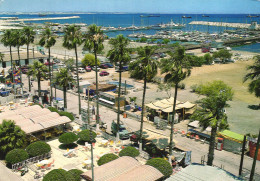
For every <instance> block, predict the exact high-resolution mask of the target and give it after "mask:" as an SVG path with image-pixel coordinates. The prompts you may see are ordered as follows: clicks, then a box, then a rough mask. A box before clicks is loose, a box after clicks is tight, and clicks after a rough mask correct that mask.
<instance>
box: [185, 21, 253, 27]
mask: <svg viewBox="0 0 260 181" xmlns="http://www.w3.org/2000/svg"><path fill="white" fill-rule="evenodd" d="M189 24H190V25H205V26H224V27H230V28H249V27H250V24H246V23H225V22H210V21H192V22H190V23H189Z"/></svg>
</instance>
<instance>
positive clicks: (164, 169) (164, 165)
mask: <svg viewBox="0 0 260 181" xmlns="http://www.w3.org/2000/svg"><path fill="white" fill-rule="evenodd" d="M146 165H150V166H152V167H154V168H156V169H157V170H159V171H160V172H161V173H162V174H163V175H164V176H166V177H167V176H170V175H171V174H172V166H171V164H170V163H169V162H168V161H166V160H164V159H163V158H152V159H150V160H148V161H147V162H146Z"/></svg>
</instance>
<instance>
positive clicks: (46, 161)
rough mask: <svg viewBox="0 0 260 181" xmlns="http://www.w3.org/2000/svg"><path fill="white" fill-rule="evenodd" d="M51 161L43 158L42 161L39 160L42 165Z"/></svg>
mask: <svg viewBox="0 0 260 181" xmlns="http://www.w3.org/2000/svg"><path fill="white" fill-rule="evenodd" d="M49 163H50V161H49V160H42V161H40V162H39V164H40V165H47V164H49Z"/></svg>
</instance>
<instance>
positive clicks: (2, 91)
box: [0, 89, 10, 97]
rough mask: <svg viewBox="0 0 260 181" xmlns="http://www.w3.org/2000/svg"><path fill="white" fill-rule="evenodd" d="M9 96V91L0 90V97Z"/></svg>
mask: <svg viewBox="0 0 260 181" xmlns="http://www.w3.org/2000/svg"><path fill="white" fill-rule="evenodd" d="M9 94H10V90H6V89H2V90H0V96H2V97H5V96H9Z"/></svg>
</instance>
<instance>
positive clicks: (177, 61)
mask: <svg viewBox="0 0 260 181" xmlns="http://www.w3.org/2000/svg"><path fill="white" fill-rule="evenodd" d="M168 54H169V55H170V58H168V59H162V60H161V65H160V67H161V74H166V75H165V77H164V82H165V83H169V84H172V83H173V84H174V87H175V92H174V102H173V110H172V120H171V134H170V145H169V146H170V148H169V152H170V155H172V150H173V126H174V115H175V112H176V110H175V108H176V101H177V91H178V85H179V83H180V82H181V81H182V80H184V79H185V78H186V77H188V76H189V75H190V73H191V67H190V60H189V58H188V57H187V56H186V55H185V49H184V48H183V47H180V46H178V47H176V48H175V50H174V53H172V52H169V53H168Z"/></svg>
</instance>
